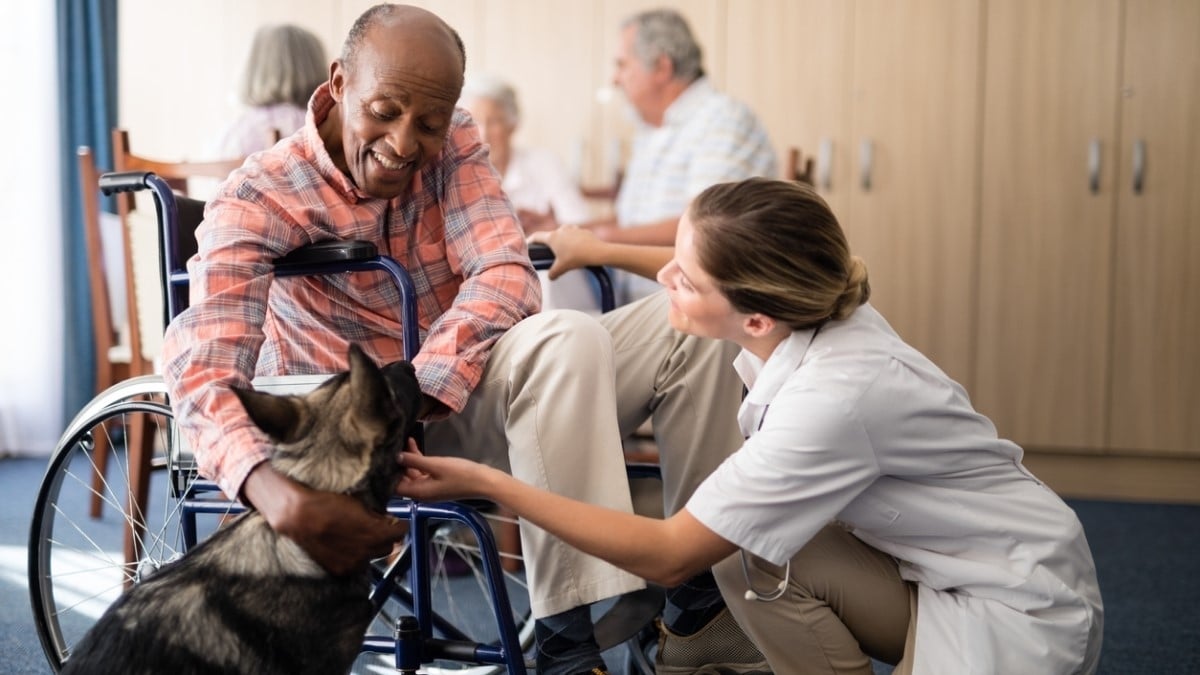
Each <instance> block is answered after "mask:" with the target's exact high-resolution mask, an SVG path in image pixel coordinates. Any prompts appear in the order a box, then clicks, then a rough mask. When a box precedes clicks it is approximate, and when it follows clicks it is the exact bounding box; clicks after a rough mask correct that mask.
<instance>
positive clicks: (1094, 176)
mask: <svg viewBox="0 0 1200 675" xmlns="http://www.w3.org/2000/svg"><path fill="white" fill-rule="evenodd" d="M1088 189H1089V190H1091V192H1092V194H1099V192H1100V139H1099V138H1093V139H1092V142H1091V143H1088Z"/></svg>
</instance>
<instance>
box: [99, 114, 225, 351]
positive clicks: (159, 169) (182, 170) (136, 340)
mask: <svg viewBox="0 0 1200 675" xmlns="http://www.w3.org/2000/svg"><path fill="white" fill-rule="evenodd" d="M112 144H113V170H114V171H117V172H126V171H141V172H151V173H154V174H155V175H157V176H159V177H161V178H162V179H163V180H165V181H166V182H167V184H168V185H170V186H171V189H172V190H174V191H175V192H177V193H179V194H180V195H187V194H188V191H189V181H190V180H192V179H196V178H207V179H212V180H216V181H220V180H224V179H225V178H227V177H228V176H229V174H230V173H232V172H233V171H234V170H235V169H237V168H238V167H240V166H241V165H242V163H243V162H244V161H245V158H244V157H238V158H231V159H223V160H217V161H204V162H193V161H165V160H161V159H152V158H150V157H146V156H144V155H137V154H134V153H133V151H132V150H131V148H130V143H129V132H128V131H127V130H125V129H120V128H117V129H113V131H112ZM195 204H196V202H191V205H192V206H194V205H195ZM199 204H201V207H202V204H203V203H202V202H200V203H199ZM184 208H185V209H186V208H188V207H187V206H185V207H184ZM136 211H137V206H136V202H135V201H134V199H133V195H132V194H122V195H119V196H118V198H117V212H118V214H119V215H120V217H121V223H122V226H123V234H124V243H125V247H124V253H125V256H124V257H125V290H126V298H127V300H126V304H127V306H128V314H129V342H130V347H131V350H132V352H133V366H131V367H132V368H133V369H136V371H137V373H138V374H140V373H143V372H151V371H152V370H153V363H152V357H153V353H154V352H156V351H157V350H156V349H148V348H147V347H148V345H153V344H157V343H158V341H159V339H160V337H161V334H162V326H163V325H166V321H165V320H166V319H167V318H168V317H167V313H166V309H165V307H164V306H163V305H160V304H158V303H162V302H163V300H162V297H161V292H160V291H159V290H158V289H159V288H161V287H160V285H159V284H158V283H157V280H159V279H160V278H161V275H160V273H159V270H160V269H161V266H162V262H161V261H160V260H158V259H157V258H158V253H157V251H158V247H157V241H158V236H157V229H158V226H157V222H158V218H157V215H156V214H154V213H146V214H143V215H140V216H136V215H135V213H136ZM198 224H199V219H198V218H197V219H196V220H195V221H194V222H192V223H191V229H190V230H189V231H188V233H187V234H186V236H181V237H178V238H177V241H180V242H183V243H182V244H181V245H183V246H189V247H190V248H189V249H188V250H189V251H190V252H192V253H194V252H195V249H196V246H195V243H194V236H192V234H191V233H194V232H195V227H196V225H198ZM189 241H190V242H191V243H190V244H188V242H189ZM189 256H190V254H189ZM182 260H184V261H186V257H185V258H182ZM139 280H140V282H139ZM164 304H165V303H164ZM148 305H153V306H148ZM160 307H162V309H161V310H160ZM160 314H161V315H162V316H163V318H164V321H163V323H162V324H161V325H159V322H158V321H154V322H152V323H151V322H149V321H147V320H145V319H147V318H149V317H153V316H158V315H160Z"/></svg>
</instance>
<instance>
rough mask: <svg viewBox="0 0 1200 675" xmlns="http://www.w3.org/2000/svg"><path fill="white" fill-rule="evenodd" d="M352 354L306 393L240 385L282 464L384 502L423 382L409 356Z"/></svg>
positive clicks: (377, 504) (307, 479) (300, 475)
mask: <svg viewBox="0 0 1200 675" xmlns="http://www.w3.org/2000/svg"><path fill="white" fill-rule="evenodd" d="M349 359H350V370H349V371H346V372H343V373H340V374H338V375H334V376H333V377H331V378H330V379H329V380H327V381H325V382H324V383H323V384H322V385H321V386H320V387H317V388H316V389H314V390H313V391H311V392H309V393H308V394H306V395H304V396H278V395H273V394H268V393H265V392H257V391H254V390H250V389H237V388H234V392H235V393H236V394H237V396H238V398H239V399H240V400H241V402H242V406H244V407H245V409H246V413H247V414H248V415H249V416H250V419H251V420H252V421H253V422H254V423H255V424H257V425H258V427H259V428H260V429H262V430H263V432H265V433H266V434H267V436H268V437H270V438H271V440H272V441H273V442H274V443H275V454H274V456H273V457H272V458H271V463H272V466H274V467H275V469H276V470H278V471H280V472H281V473H283V474H285V475H287V476H288V477H290V478H292V479H293V480H296V481H299V482H301V483H304V484H306V485H309V486H311V487H313V488H316V489H318V490H325V491H329V492H346V493H350V494H353V495H355V496H357V497H360V498H362V499H363V501H364V502H365V503H366V504H367V506H368V507H369V508H372V509H375V510H383V509H384V508H385V507H386V506H387V500H388V498H389V497H390V495H391V494H392V491H393V489H394V488H395V483H396V480H397V479H398V478H399V472H400V467H399V465H398V464H397V462H396V453H397V452H399V451H400V450H401V449H402V448H403V446H404V443H405V441H406V440H407V439H408V438H409V437H410V436H411V435H412V434H413V430H414V428H415V426H416V422H417V412H418V410H419V408H420V404H421V389H420V387H419V385H418V384H417V376H416V372H415V371H414V370H413V367H412V364H411V363H409V362H407V361H397V362H395V363H392V364H389V365H387V366H385V367H384V368H379V367H378V366H376V365H375V363H374V362H373V361H372V360H371V358H370V357H368V356H367V355H366V354H364V353H363V351H362V350H361V349H360V348H359V347H358V346H357V345H351V346H350V357H349Z"/></svg>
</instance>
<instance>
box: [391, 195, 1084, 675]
mask: <svg viewBox="0 0 1200 675" xmlns="http://www.w3.org/2000/svg"><path fill="white" fill-rule="evenodd" d="M669 250H670V249H669V248H668V249H667V251H669ZM658 279H659V281H660V282H662V284H663V285H664V286H666V289H667V290H666V292H667V293H668V294H669V296H670V301H671V303H670V307H671V308H670V322H671V325H672V326H673V327H674V328H676V329H677V330H680V331H683V332H685V333H690V334H694V335H699V336H705V337H712V338H720V339H724V340H730V341H732V342H734V343H736V344H738V345H739V346H741V347H742V353H741V354H740V356H739V357H738V358H737V361H736V362H735V366H736V368H737V370H738V372H739V374H740V375H741V377H742V379H743V380H744V381H745V383H746V387H747V389H748V393H747V395H746V397H745V400H744V402H743V403H742V406H741V409H740V411H739V414H738V420H739V422H740V424H741V427H742V432H743V435H744V436H745V437H746V442H745V444H744V445H743V446H742V448H741V449H740V450H739V451H737V452H736V453H734V454H733V455H732V456H731V457H730V458H729V459H727V460H726V461H725V462H724V464H722V465H721V466H720V467H719V468H718V469H717V470H716V471H715V472H714V473H713V474H712V475H711V476H709V477H708V479H707V480H706V481H705V482H704V483H703V484H701V486H700V487H699V488H698V489H697V490H696V492H695V494H694V495H693V496H692V498H691V499H690V500H689V501H688V503H687V506H686V507H685V508H684V509H683V510H681V511H679V512H678V513H676V514H674V515H673V516H671V517H669V518H667V519H665V520H655V519H649V518H644V517H640V516H635V515H629V514H624V513H615V512H611V511H607V510H604V509H600V508H597V507H594V506H590V505H587V504H582V503H579V502H574V501H571V500H568V499H564V498H563V497H560V496H557V495H553V494H549V493H546V492H542V491H540V490H537V489H535V488H532V487H529V486H527V485H525V484H522V483H520V482H518V481H517V480H515V479H513V478H512V477H510V476H509V475H507V474H505V473H503V472H501V471H498V470H495V469H491V468H488V467H485V466H482V465H479V464H475V463H472V462H469V461H466V460H462V459H454V458H430V457H422V456H419V455H416V454H413V453H404V454H403V455H402V461H403V462H404V463H405V465H406V467H407V470H406V475H405V478H404V479H403V480H402V482H401V485H400V486H399V488H398V489H397V491H398V492H399V493H401V494H405V495H409V496H413V497H416V498H418V499H447V498H459V497H468V496H481V497H485V498H488V499H491V500H494V501H496V502H499V503H501V504H503V505H505V506H507V507H509V508H511V509H512V510H513V511H515V512H516V513H517V514H518V515H519V516H520V517H522V518H526V519H528V520H530V521H532V522H534V523H536V524H537V525H539V526H541V527H543V528H545V529H546V530H549V531H550V532H552V533H554V534H556V535H557V536H559V537H561V538H562V539H563V540H565V541H567V542H568V543H570V544H572V545H573V546H576V547H577V548H579V549H581V550H583V551H586V552H588V553H591V554H593V555H596V556H598V557H600V558H603V559H606V560H608V561H611V562H612V563H614V564H616V565H619V566H621V567H623V568H625V569H627V570H629V571H630V572H633V573H635V574H638V575H641V576H642V577H644V578H646V579H648V580H650V581H653V582H656V583H659V584H662V585H664V586H673V585H675V584H678V583H680V582H681V581H683V580H685V579H688V578H690V577H691V576H693V575H694V574H696V573H697V572H700V571H701V570H704V569H705V568H707V567H709V566H713V567H714V570H713V571H714V573H715V575H716V577H717V580H718V582H719V584H720V587H721V592H722V595H723V596H724V597H725V600H726V602H727V603H728V605H729V608H730V610H731V611H732V612H733V614H734V616H735V618H736V619H737V621H738V623H739V624H741V626H742V627H743V629H745V631H746V633H747V634H748V635H749V636H750V637H751V638H752V639H753V640H754V642H755V643H756V644H757V645H758V647H759V649H761V650H762V652H763V654H765V655H766V657H767V660H768V662H769V663H770V665H771V667H772V669H773V670H774V672H775V673H863V674H869V673H870V672H871V663H870V660H869V657H873V658H876V659H879V660H881V661H885V662H888V663H893V664H896V665H897V667H896V670H895V672H896V673H948V674H954V675H959V674H961V673H1091V672H1094V671H1095V669H1096V664H1097V661H1098V659H1099V655H1100V642H1101V626H1102V619H1103V609H1102V605H1101V601H1100V590H1099V587H1098V585H1097V582H1096V571H1095V565H1094V563H1093V562H1092V556H1091V552H1090V550H1089V549H1088V544H1087V540H1086V539H1085V538H1084V533H1083V528H1082V526H1081V525H1080V523H1079V520H1078V519H1077V518H1076V516H1075V513H1074V512H1073V511H1072V510H1071V509H1070V507H1068V506H1067V505H1066V504H1065V503H1063V501H1062V500H1061V499H1059V498H1058V497H1057V496H1056V495H1055V494H1054V493H1053V492H1052V491H1051V490H1050V489H1049V488H1047V487H1046V486H1045V485H1043V484H1042V483H1041V481H1039V480H1038V479H1037V478H1036V477H1035V476H1033V475H1032V474H1031V473H1030V472H1029V471H1028V470H1027V469H1026V468H1025V467H1024V466H1022V464H1021V455H1022V451H1021V449H1020V448H1019V447H1017V446H1016V445H1014V444H1013V443H1011V442H1009V441H1006V440H1002V439H1000V438H998V437H997V435H996V429H995V427H994V426H993V425H992V423H991V422H990V421H989V420H988V419H987V418H985V417H984V416H983V415H980V414H979V413H977V412H976V411H975V410H974V409H973V408H972V407H971V403H970V401H969V400H968V398H967V394H966V392H965V391H964V390H963V388H962V387H961V386H959V385H958V384H957V383H955V382H954V381H953V380H951V379H950V378H949V377H947V376H946V374H945V373H943V372H942V371H941V370H939V369H938V367H937V366H935V365H934V364H933V363H932V362H930V361H929V359H927V358H925V357H924V356H922V355H921V354H920V353H919V352H917V351H916V350H915V349H913V348H912V347H910V346H909V345H907V344H905V343H904V341H903V340H902V339H901V338H900V337H899V336H898V335H897V334H896V333H895V331H893V330H892V328H891V327H890V326H889V325H888V323H887V321H885V320H884V318H883V317H882V316H881V315H880V314H879V312H877V311H875V309H874V308H872V307H871V305H869V304H867V298H868V296H869V294H870V286H869V285H868V283H867V269H866V267H865V265H864V263H863V261H862V260H861V259H859V258H857V257H855V256H852V255H850V252H849V249H848V245H847V242H846V238H845V235H844V234H843V232H842V229H841V226H840V225H839V224H838V222H837V219H836V218H835V217H834V215H833V213H832V212H830V210H829V207H828V206H827V205H826V204H825V202H824V201H823V200H822V199H821V198H820V197H819V196H818V195H817V194H816V193H815V192H813V191H812V189H810V188H808V187H807V186H804V185H802V184H799V183H794V182H783V181H773V180H767V179H759V178H754V179H750V180H746V181H742V182H738V183H725V184H721V185H716V186H713V187H711V188H709V189H708V190H705V191H704V192H703V193H701V194H700V195H699V196H698V197H697V198H696V199H695V201H694V202H693V203H692V205H691V207H690V208H689V210H688V212H687V213H686V214H685V215H684V216H683V217H682V219H681V220H680V223H679V231H678V236H677V237H676V240H675V248H674V257H673V258H672V259H671V260H670V262H668V263H667V264H666V265H665V266H664V267H663V268H662V269H661V271H659V273H658ZM566 413H567V411H563V414H566ZM410 450H411V451H415V446H413V447H410Z"/></svg>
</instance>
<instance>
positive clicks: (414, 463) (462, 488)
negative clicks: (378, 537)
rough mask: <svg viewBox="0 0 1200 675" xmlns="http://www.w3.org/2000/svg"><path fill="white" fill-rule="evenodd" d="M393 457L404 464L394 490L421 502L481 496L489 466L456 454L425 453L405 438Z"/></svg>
mask: <svg viewBox="0 0 1200 675" xmlns="http://www.w3.org/2000/svg"><path fill="white" fill-rule="evenodd" d="M397 461H399V462H400V464H401V465H402V466H403V467H404V473H403V475H402V476H401V478H400V482H399V483H397V485H396V494H398V495H400V496H402V497H409V498H411V499H415V500H417V501H423V502H442V501H449V500H453V499H466V498H469V497H483V496H486V495H485V493H484V490H483V488H484V485H485V481H486V480H487V478H488V473H489V472H493V471H495V469H492V468H491V467H488V466H485V465H483V464H479V463H478V462H472V461H471V460H469V459H462V458H460V457H426V456H425V455H423V454H421V451H420V450H418V449H417V444H416V442H415V441H413V440H412V439H409V442H408V448H407V449H406V450H405V451H404V452H402V453H400V456H399V457H397Z"/></svg>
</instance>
